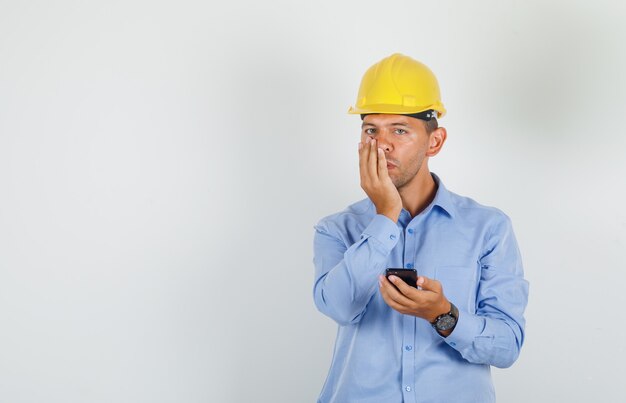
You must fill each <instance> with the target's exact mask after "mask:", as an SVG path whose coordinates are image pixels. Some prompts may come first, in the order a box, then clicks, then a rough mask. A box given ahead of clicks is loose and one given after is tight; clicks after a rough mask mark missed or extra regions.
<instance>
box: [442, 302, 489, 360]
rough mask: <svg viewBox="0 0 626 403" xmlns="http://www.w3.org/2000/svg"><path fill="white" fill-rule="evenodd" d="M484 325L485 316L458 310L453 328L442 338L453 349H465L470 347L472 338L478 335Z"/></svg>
mask: <svg viewBox="0 0 626 403" xmlns="http://www.w3.org/2000/svg"><path fill="white" fill-rule="evenodd" d="M484 327H485V318H481V317H480V316H478V315H472V314H471V313H469V312H467V311H461V310H459V319H458V321H457V322H456V326H455V327H454V330H453V331H452V333H450V335H449V336H448V337H444V338H443V339H444V340H445V341H446V343H448V345H449V346H450V347H453V348H454V349H455V350H458V351H461V350H465V349H467V348H471V347H472V344H473V342H474V338H475V337H476V336H478V335H480V333H481V332H482V330H483V328H484Z"/></svg>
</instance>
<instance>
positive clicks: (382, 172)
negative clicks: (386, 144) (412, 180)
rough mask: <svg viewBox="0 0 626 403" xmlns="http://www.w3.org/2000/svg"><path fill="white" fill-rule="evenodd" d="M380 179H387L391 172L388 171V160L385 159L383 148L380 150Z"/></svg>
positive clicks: (378, 149)
mask: <svg viewBox="0 0 626 403" xmlns="http://www.w3.org/2000/svg"><path fill="white" fill-rule="evenodd" d="M377 151H378V177H379V178H380V179H383V178H386V177H388V176H389V172H388V171H387V158H386V157H385V152H384V151H383V149H382V148H378V147H377Z"/></svg>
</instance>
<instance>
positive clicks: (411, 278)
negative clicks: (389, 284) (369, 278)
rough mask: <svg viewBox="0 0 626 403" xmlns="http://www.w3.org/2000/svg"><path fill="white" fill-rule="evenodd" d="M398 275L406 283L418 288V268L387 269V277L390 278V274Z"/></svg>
mask: <svg viewBox="0 0 626 403" xmlns="http://www.w3.org/2000/svg"><path fill="white" fill-rule="evenodd" d="M392 275H393V276H396V277H399V278H401V279H402V281H404V282H405V283H407V284H408V285H410V286H411V287H415V288H417V270H415V269H393V268H390V269H387V270H385V277H387V279H389V276H392Z"/></svg>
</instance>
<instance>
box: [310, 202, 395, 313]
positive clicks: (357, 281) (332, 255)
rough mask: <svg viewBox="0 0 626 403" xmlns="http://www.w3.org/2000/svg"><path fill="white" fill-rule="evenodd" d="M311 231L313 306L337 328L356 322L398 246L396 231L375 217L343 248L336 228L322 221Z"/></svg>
mask: <svg viewBox="0 0 626 403" xmlns="http://www.w3.org/2000/svg"><path fill="white" fill-rule="evenodd" d="M314 228H315V236H314V242H313V263H314V265H315V284H314V286H313V299H314V301H315V305H316V306H317V309H319V310H320V311H321V312H322V313H323V314H325V315H327V316H329V317H330V318H332V319H333V320H335V321H336V322H337V323H338V324H340V325H349V324H353V323H357V322H358V321H359V320H360V318H361V317H362V315H363V314H364V313H365V310H366V307H367V303H368V302H369V300H370V299H371V298H372V296H373V295H374V293H376V291H377V286H378V275H379V274H381V273H382V272H383V271H384V269H385V267H386V263H387V260H388V257H389V254H390V252H391V251H392V250H393V248H394V247H395V246H396V244H397V243H398V238H399V235H400V230H399V229H398V226H397V225H396V223H394V222H393V221H392V220H391V219H389V218H388V217H386V216H384V215H381V214H377V215H376V216H375V217H374V218H373V219H372V221H371V222H370V224H369V225H368V226H367V227H366V228H365V230H363V233H362V234H361V236H360V239H359V240H357V241H356V242H354V243H353V244H352V245H346V242H345V241H344V239H346V237H345V236H341V235H342V234H341V233H338V231H339V230H338V229H337V228H336V226H334V225H330V223H328V222H326V221H324V220H322V221H321V222H320V223H318V224H317V225H316V226H315V227H314Z"/></svg>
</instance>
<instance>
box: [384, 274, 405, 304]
mask: <svg viewBox="0 0 626 403" xmlns="http://www.w3.org/2000/svg"><path fill="white" fill-rule="evenodd" d="M381 277H382V279H381V281H380V282H381V293H383V297H385V296H387V298H388V299H390V300H391V301H393V302H395V303H396V304H398V305H400V306H402V307H409V306H410V305H411V303H412V302H413V301H411V299H409V298H407V297H406V296H405V295H403V294H402V293H401V292H400V291H398V289H397V288H396V287H394V284H392V283H391V282H390V281H389V279H387V277H385V276H381ZM389 278H390V279H392V280H393V281H396V280H395V279H397V281H399V282H402V280H400V279H399V278H398V277H396V276H389ZM394 278H395V279H394ZM407 287H408V286H407Z"/></svg>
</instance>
